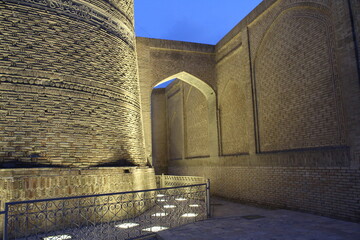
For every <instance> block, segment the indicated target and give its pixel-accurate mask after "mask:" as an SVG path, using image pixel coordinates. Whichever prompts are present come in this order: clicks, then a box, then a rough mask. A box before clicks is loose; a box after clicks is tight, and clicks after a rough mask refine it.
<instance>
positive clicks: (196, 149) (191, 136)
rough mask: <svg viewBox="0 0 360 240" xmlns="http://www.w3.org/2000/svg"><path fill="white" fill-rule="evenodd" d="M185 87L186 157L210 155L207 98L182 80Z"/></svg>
mask: <svg viewBox="0 0 360 240" xmlns="http://www.w3.org/2000/svg"><path fill="white" fill-rule="evenodd" d="M182 86H183V88H184V95H183V98H184V101H183V104H184V106H183V108H184V128H185V136H184V138H185V149H186V150H185V151H186V152H185V157H186V158H193V157H201V156H208V155H209V129H208V128H209V123H208V106H207V105H208V104H207V100H206V98H205V96H204V94H202V93H201V92H200V91H199V90H198V89H196V88H195V87H193V86H191V85H189V84H187V83H185V82H182Z"/></svg>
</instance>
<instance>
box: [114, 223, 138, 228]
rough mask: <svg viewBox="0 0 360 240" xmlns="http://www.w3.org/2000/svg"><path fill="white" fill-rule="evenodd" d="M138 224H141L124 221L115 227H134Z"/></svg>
mask: <svg viewBox="0 0 360 240" xmlns="http://www.w3.org/2000/svg"><path fill="white" fill-rule="evenodd" d="M136 226H139V224H138V223H122V224H119V225H115V227H117V228H133V227H136Z"/></svg>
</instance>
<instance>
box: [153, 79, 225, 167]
mask: <svg viewBox="0 0 360 240" xmlns="http://www.w3.org/2000/svg"><path fill="white" fill-rule="evenodd" d="M173 79H177V80H180V81H183V82H185V83H187V84H189V85H191V86H192V87H194V88H196V89H197V90H199V91H200V92H201V93H202V95H203V96H204V97H205V99H206V100H205V101H206V104H207V123H208V127H207V131H208V132H207V134H208V144H209V146H208V156H209V157H210V158H211V157H217V156H218V154H219V153H218V152H219V150H218V149H219V144H218V141H219V140H218V130H217V129H218V128H217V110H216V93H215V91H214V90H213V89H212V88H211V87H210V86H209V85H208V84H207V83H205V82H204V81H202V80H201V79H199V78H197V77H195V76H193V75H191V74H189V73H187V72H180V73H177V74H174V75H172V76H169V77H167V78H165V79H163V80H161V81H159V82H157V83H156V84H154V85H153V86H152V88H154V87H156V86H158V85H160V84H162V83H164V82H167V81H169V80H173ZM200 95H201V94H200ZM152 104H153V103H152ZM153 139H154V138H153ZM153 141H154V140H153ZM182 141H184V142H183V143H184V144H185V141H186V139H183V140H182ZM153 144H154V142H153ZM153 147H154V146H153ZM154 160H155V159H154ZM155 161H156V160H155ZM155 165H156V164H155Z"/></svg>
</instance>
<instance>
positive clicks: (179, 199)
mask: <svg viewBox="0 0 360 240" xmlns="http://www.w3.org/2000/svg"><path fill="white" fill-rule="evenodd" d="M175 201H186V198H175Z"/></svg>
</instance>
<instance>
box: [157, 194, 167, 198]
mask: <svg viewBox="0 0 360 240" xmlns="http://www.w3.org/2000/svg"><path fill="white" fill-rule="evenodd" d="M156 196H157V197H165V195H164V194H158V195H156Z"/></svg>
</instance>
